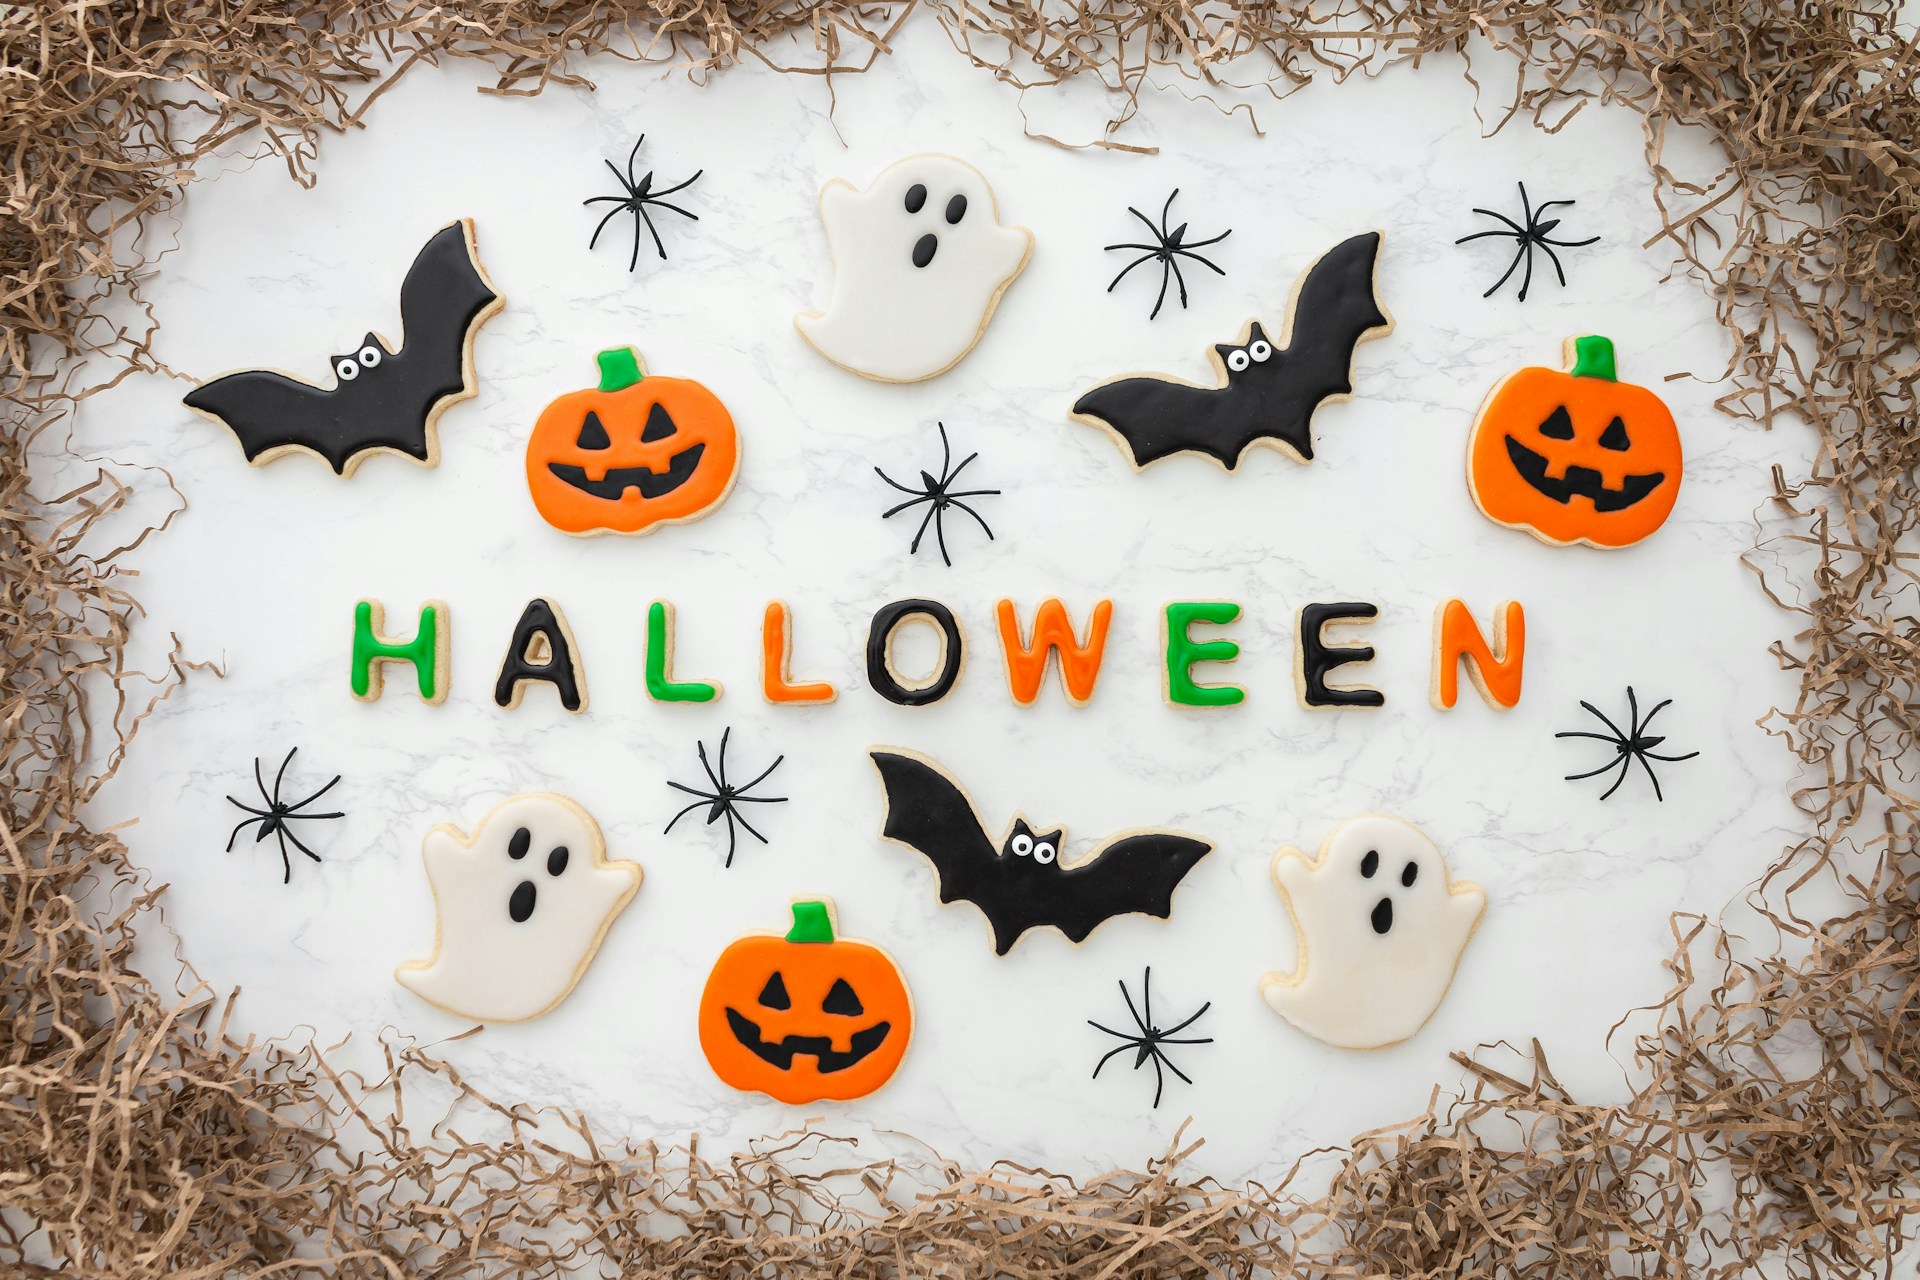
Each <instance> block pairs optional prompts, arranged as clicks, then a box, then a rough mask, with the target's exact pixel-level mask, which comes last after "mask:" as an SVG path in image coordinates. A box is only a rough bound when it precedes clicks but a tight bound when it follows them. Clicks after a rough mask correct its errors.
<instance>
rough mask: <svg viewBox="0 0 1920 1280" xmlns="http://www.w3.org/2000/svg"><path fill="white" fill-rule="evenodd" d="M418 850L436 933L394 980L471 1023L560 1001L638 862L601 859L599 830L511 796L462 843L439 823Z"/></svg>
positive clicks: (573, 810) (583, 815)
mask: <svg viewBox="0 0 1920 1280" xmlns="http://www.w3.org/2000/svg"><path fill="white" fill-rule="evenodd" d="M523 831H524V832H525V833H526V838H525V840H524V841H522V840H520V839H519V838H518V836H519V833H520V832H523ZM519 848H524V851H523V852H522V853H521V855H520V856H519V857H517V858H516V857H514V856H513V851H514V850H515V849H519ZM560 849H564V850H566V852H565V854H564V855H562V854H559V853H556V850H560ZM421 853H422V856H423V857H424V858H425V860H426V864H427V882H428V883H429V884H430V885H431V886H432V888H433V905H434V912H435V915H436V916H437V918H438V926H437V927H438V930H439V932H438V936H437V938H436V939H435V941H434V948H433V954H432V955H431V956H429V957H427V958H426V959H425V960H413V961H409V962H407V963H406V964H403V965H401V966H400V967H399V968H398V969H396V970H394V975H393V976H394V978H395V979H396V980H397V981H398V982H399V983H400V985H401V986H403V987H405V988H407V990H409V991H411V992H413V993H414V994H415V995H417V996H419V997H420V998H421V999H422V1000H426V1001H428V1002H429V1003H432V1004H436V1005H439V1006H440V1007H441V1008H442V1009H445V1010H447V1011H448V1012H449V1013H454V1014H458V1015H460V1016H461V1017H463V1018H474V1019H477V1020H479V1021H481V1022H519V1021H521V1020H523V1019H526V1018H533V1017H538V1016H539V1015H540V1014H543V1013H545V1012H546V1011H547V1010H549V1009H551V1008H553V1007H554V1006H555V1005H557V1004H559V1003H560V1002H561V1001H562V1000H564V999H566V997H567V993H568V992H569V991H572V990H573V985H574V983H576V982H578V981H579V980H580V975H581V974H583V973H585V972H586V968H587V965H588V963H589V962H591V961H592V959H593V956H594V953H595V952H596V951H598V950H599V949H600V939H601V938H602V937H603V936H604V935H605V934H606V931H607V927H608V926H609V925H611V924H612V923H613V920H614V917H615V916H617V915H619V914H620V910H621V908H622V907H625V906H626V905H627V902H628V900H629V899H631V898H632V897H633V895H634V892H635V890H637V889H639V887H640V867H639V865H638V864H637V863H632V862H609V861H607V856H606V854H607V849H606V844H605V842H604V841H603V840H602V839H601V837H600V826H599V824H598V823H596V822H595V821H594V820H593V818H592V816H591V815H589V814H588V813H587V811H586V810H585V809H582V808H581V807H580V806H579V805H577V804H575V803H574V802H573V801H571V800H569V799H567V798H566V797H565V796H557V795H549V794H545V793H537V792H536V793H530V794H527V795H518V796H514V797H513V798H512V799H510V800H507V801H505V802H503V803H501V804H500V805H498V806H496V807H495V808H494V809H493V810H492V811H490V812H489V813H488V814H487V816H486V817H484V818H482V819H481V820H480V825H479V826H478V827H476V828H474V832H473V834H472V835H471V836H467V835H463V834H462V833H461V832H460V830H459V829H458V828H456V827H452V826H446V825H442V826H437V827H435V828H434V829H433V830H431V831H429V832H428V833H427V838H426V842H425V844H424V845H423V846H422V849H421ZM555 868H558V870H557V871H556V870H555ZM528 885H531V886H532V887H531V889H529V888H526V887H524V886H528ZM516 895H517V896H516ZM516 914H519V915H522V916H523V917H524V918H522V919H515V916H516Z"/></svg>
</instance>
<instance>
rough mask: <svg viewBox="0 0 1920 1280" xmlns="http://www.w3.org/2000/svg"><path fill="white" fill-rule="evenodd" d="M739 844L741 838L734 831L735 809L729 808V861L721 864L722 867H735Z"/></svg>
mask: <svg viewBox="0 0 1920 1280" xmlns="http://www.w3.org/2000/svg"><path fill="white" fill-rule="evenodd" d="M738 844H739V837H738V836H737V835H736V834H735V832H734V830H733V809H732V808H731V807H729V808H728V809H727V860H726V862H724V863H723V864H721V865H722V866H725V867H730V866H732V865H733V851H734V848H735V847H736V846H737V845H738Z"/></svg>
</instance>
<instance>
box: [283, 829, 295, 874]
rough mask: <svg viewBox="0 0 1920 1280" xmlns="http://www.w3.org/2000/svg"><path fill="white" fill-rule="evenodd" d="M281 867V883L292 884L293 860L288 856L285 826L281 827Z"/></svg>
mask: <svg viewBox="0 0 1920 1280" xmlns="http://www.w3.org/2000/svg"><path fill="white" fill-rule="evenodd" d="M280 867H281V872H282V874H281V876H280V883H281V884H292V883H293V861H292V860H291V859H290V858H288V857H287V836H286V828H285V827H282V828H281V829H280Z"/></svg>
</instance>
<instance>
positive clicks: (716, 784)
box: [693, 742, 727, 794]
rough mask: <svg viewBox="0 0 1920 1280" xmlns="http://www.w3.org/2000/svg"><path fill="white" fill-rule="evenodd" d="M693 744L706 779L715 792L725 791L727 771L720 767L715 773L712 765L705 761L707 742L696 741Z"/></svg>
mask: <svg viewBox="0 0 1920 1280" xmlns="http://www.w3.org/2000/svg"><path fill="white" fill-rule="evenodd" d="M693 745H694V750H695V754H697V755H698V756H699V757H700V767H701V768H702V769H705V770H706V771H707V781H708V782H711V783H712V784H713V790H714V792H715V794H718V793H719V792H722V791H725V790H726V789H727V771H726V770H725V769H722V770H721V771H720V772H719V774H718V775H716V774H715V773H714V772H713V766H712V765H710V764H708V763H707V744H706V743H704V742H696V743H694V744H693Z"/></svg>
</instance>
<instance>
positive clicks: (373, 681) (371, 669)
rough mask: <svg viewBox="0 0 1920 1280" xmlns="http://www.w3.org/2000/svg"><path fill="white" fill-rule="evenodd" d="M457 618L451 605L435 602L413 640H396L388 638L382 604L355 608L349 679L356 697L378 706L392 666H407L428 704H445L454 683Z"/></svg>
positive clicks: (425, 609) (422, 615) (427, 605)
mask: <svg viewBox="0 0 1920 1280" xmlns="http://www.w3.org/2000/svg"><path fill="white" fill-rule="evenodd" d="M451 617H452V615H451V614H450V613H449V612H448V610H447V602H446V601H445V600H429V601H427V602H426V603H425V604H423V605H421V606H420V621H419V623H418V625H417V626H416V627H415V628H414V632H413V638H412V639H410V640H396V639H394V638H392V637H391V636H389V635H387V634H386V623H387V613H386V609H385V607H384V606H382V605H381V603H380V602H379V601H378V600H361V601H359V602H357V603H356V604H355V605H354V606H353V653H352V657H351V658H350V660H349V661H350V664H351V665H350V666H349V667H348V674H347V687H348V688H350V689H351V690H352V691H353V696H354V698H355V699H356V700H358V701H360V702H378V701H379V700H380V695H381V693H383V692H384V691H385V689H386V682H385V680H384V679H383V675H384V670H383V669H384V668H385V666H386V664H387V663H389V662H404V663H407V664H408V665H410V666H411V667H412V668H413V675H414V684H415V685H416V686H417V687H418V688H419V690H420V697H421V698H422V699H423V700H425V701H426V702H428V703H430V704H433V705H435V706H437V705H439V704H440V703H442V702H445V701H446V700H447V687H448V684H449V682H450V681H451V678H452V652H453V630H452V625H451V622H450V619H451Z"/></svg>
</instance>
